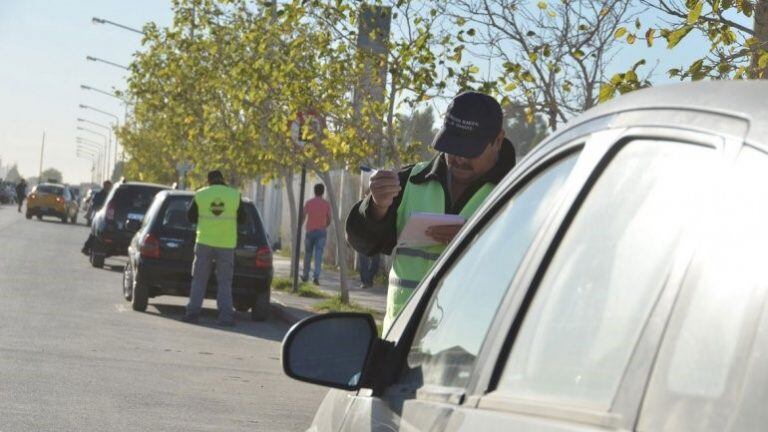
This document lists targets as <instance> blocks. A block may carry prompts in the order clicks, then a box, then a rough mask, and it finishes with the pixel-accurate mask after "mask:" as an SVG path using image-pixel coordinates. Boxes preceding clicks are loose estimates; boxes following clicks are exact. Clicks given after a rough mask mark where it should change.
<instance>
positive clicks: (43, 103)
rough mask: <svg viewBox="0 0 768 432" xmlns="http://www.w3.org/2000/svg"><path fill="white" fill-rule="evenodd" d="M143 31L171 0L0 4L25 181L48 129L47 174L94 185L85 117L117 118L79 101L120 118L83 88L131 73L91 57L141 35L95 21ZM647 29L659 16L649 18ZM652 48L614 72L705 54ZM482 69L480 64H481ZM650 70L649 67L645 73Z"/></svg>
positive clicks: (5, 127)
mask: <svg viewBox="0 0 768 432" xmlns="http://www.w3.org/2000/svg"><path fill="white" fill-rule="evenodd" d="M94 16H96V17H99V18H103V19H108V20H111V21H115V22H118V23H121V24H124V25H127V26H130V27H134V28H141V26H142V25H143V24H145V23H146V22H148V21H154V22H155V23H157V24H158V25H160V26H164V25H169V24H170V23H171V20H172V13H171V2H170V0H132V1H118V0H0V65H2V66H1V67H0V159H1V160H2V164H3V165H6V166H7V165H10V164H14V163H17V164H18V167H19V170H20V172H21V174H22V176H24V177H30V176H37V174H38V171H39V166H40V150H41V142H42V136H43V133H44V132H45V136H46V139H45V152H44V155H43V169H46V168H49V167H55V168H57V169H59V170H60V171H62V172H63V174H64V181H65V182H67V183H80V182H86V181H90V179H91V162H90V161H88V160H86V159H81V158H79V157H77V155H76V149H77V143H76V138H77V137H78V136H82V137H86V138H89V139H93V140H97V141H100V140H102V139H103V138H100V137H99V136H97V135H94V134H91V133H90V132H85V131H79V130H77V129H76V128H77V126H78V125H82V126H84V127H89V128H92V129H94V130H96V131H101V132H104V131H105V130H103V129H101V128H99V127H96V126H90V125H87V124H83V123H78V121H77V118H78V117H81V118H86V119H88V120H90V121H94V122H97V123H101V124H107V123H108V122H109V121H111V118H110V117H108V116H105V115H103V114H100V113H97V112H93V111H90V110H83V109H80V108H78V105H79V104H85V105H89V106H93V107H94V108H98V109H100V110H103V111H108V112H111V113H113V114H115V115H118V116H119V117H120V118H121V120H122V117H123V113H124V107H123V105H122V104H121V103H120V101H118V100H116V99H113V98H111V97H109V96H105V95H101V94H99V93H96V92H93V91H84V90H82V89H81V88H80V85H81V84H85V85H88V86H91V87H94V88H97V89H102V90H111V89H124V88H125V75H126V71H124V70H122V69H119V68H116V67H113V66H109V65H106V64H103V63H97V62H90V61H86V56H88V55H90V56H93V57H98V58H102V59H105V60H109V61H112V62H115V63H119V64H123V65H127V64H128V63H130V61H131V54H132V53H133V52H135V51H137V50H138V49H140V47H141V36H140V35H138V34H135V33H132V32H129V31H126V30H123V29H120V28H117V27H113V26H110V25H96V24H92V23H91V18H92V17H94ZM641 18H642V20H643V23H644V24H646V25H647V24H650V23H651V22H653V21H654V20H655V19H656V17H655V16H653V15H652V14H650V13H645V14H644V15H643V16H642V17H641ZM657 42H658V43H657V44H656V45H655V46H654V48H653V49H648V48H646V47H645V44H644V43H641V42H638V43H636V44H635V45H634V46H632V47H627V48H625V49H624V50H623V51H622V52H621V53H620V54H619V55H618V56H617V57H616V59H615V64H614V65H612V68H611V69H613V70H612V71H615V72H618V71H623V70H626V69H627V68H628V67H630V66H631V65H632V64H633V63H634V62H635V61H636V60H637V59H639V58H643V57H645V58H647V59H648V61H649V65H653V64H655V62H656V60H659V66H658V67H657V69H656V73H655V75H654V81H655V82H659V83H662V82H668V79H666V78H665V76H664V73H665V71H666V70H667V69H669V68H671V67H676V66H680V65H683V64H690V62H691V61H692V59H693V58H694V57H695V55H696V54H699V55H700V54H701V53H703V52H704V50H705V49H706V46H705V43H704V41H703V40H701V39H698V40H697V39H693V38H692V39H691V40H687V41H684V42H683V43H682V44H681V45H680V46H678V47H677V48H676V49H675V50H674V51H668V50H666V48H665V47H664V43H663V41H661V40H659V41H657ZM479 66H481V68H482V65H479ZM647 69H648V68H646V70H647Z"/></svg>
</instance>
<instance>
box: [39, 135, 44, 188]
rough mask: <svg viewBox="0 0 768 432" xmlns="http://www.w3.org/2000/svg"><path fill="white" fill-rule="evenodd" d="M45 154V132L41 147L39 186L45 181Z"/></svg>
mask: <svg viewBox="0 0 768 432" xmlns="http://www.w3.org/2000/svg"><path fill="white" fill-rule="evenodd" d="M44 152H45V132H43V145H42V146H40V171H39V172H38V174H37V184H40V183H42V181H43V153H44Z"/></svg>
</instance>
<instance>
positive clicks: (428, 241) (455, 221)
mask: <svg viewBox="0 0 768 432" xmlns="http://www.w3.org/2000/svg"><path fill="white" fill-rule="evenodd" d="M466 221H467V220H466V219H465V218H464V217H463V216H459V215H453V214H442V213H421V212H419V213H412V214H411V217H410V218H409V219H408V223H407V224H405V228H403V231H402V232H401V233H400V236H399V237H398V238H397V246H398V247H399V246H411V247H424V246H432V245H436V244H438V242H436V241H435V240H434V239H432V238H431V237H428V236H427V234H426V232H427V228H429V227H433V226H438V225H464V223H465V222H466Z"/></svg>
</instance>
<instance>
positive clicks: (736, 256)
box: [640, 149, 768, 432]
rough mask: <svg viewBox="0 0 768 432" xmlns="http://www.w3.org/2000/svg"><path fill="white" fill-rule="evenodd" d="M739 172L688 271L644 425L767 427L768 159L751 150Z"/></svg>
mask: <svg viewBox="0 0 768 432" xmlns="http://www.w3.org/2000/svg"><path fill="white" fill-rule="evenodd" d="M734 173H735V178H734V181H733V184H732V185H731V186H730V187H728V189H727V193H726V199H725V200H724V202H723V203H722V205H721V206H720V207H719V208H718V209H717V211H716V212H715V213H714V215H715V216H714V220H713V221H712V222H711V224H709V225H708V226H709V227H711V228H708V229H707V230H706V231H705V235H704V236H703V238H704V242H703V244H702V246H701V247H700V249H699V251H698V252H697V254H696V257H695V258H694V260H693V263H692V265H691V267H690V270H689V272H688V273H687V274H686V278H685V281H684V283H683V286H682V291H681V294H680V299H679V300H678V303H677V305H676V307H675V308H676V309H675V312H674V313H673V316H672V319H671V320H670V325H669V328H668V330H667V335H666V337H665V340H664V342H663V344H662V348H661V351H660V353H659V359H658V361H657V364H656V368H655V370H654V372H653V375H652V378H651V382H650V386H649V389H648V392H647V394H646V401H645V403H644V405H643V412H642V413H641V418H640V429H641V430H644V431H673V430H674V431H678V430H695V431H703V432H706V431H723V430H731V431H746V430H764V429H765V425H766V424H768V411H766V410H765V408H764V405H765V400H766V398H767V397H768V363H767V362H766V357H768V313H766V312H768V311H763V310H764V308H765V294H766V288H767V287H768V265H766V259H767V258H768V227H766V221H767V220H768V200H765V199H764V197H765V194H766V191H765V189H766V185H768V156H766V155H765V154H762V153H761V152H759V151H757V150H753V149H748V150H745V151H744V152H742V154H741V156H740V159H739V161H738V162H737V166H736V169H735V170H734ZM761 311H763V312H762V322H760V323H759V325H758V321H760V319H759V318H758V317H759V315H760V314H761ZM756 327H757V330H756Z"/></svg>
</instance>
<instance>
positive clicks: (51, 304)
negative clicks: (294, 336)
mask: <svg viewBox="0 0 768 432" xmlns="http://www.w3.org/2000/svg"><path fill="white" fill-rule="evenodd" d="M87 233H88V231H87V228H86V227H85V226H83V225H82V222H80V224H79V225H77V226H75V225H63V224H61V223H60V222H57V221H54V219H52V218H51V219H48V218H46V219H44V220H43V221H38V220H35V219H33V220H26V219H25V218H24V217H23V216H22V215H21V214H19V213H17V212H16V209H15V207H12V206H0V431H106V430H109V431H240V430H242V431H246V430H248V431H298V430H305V429H306V428H307V427H308V426H309V424H310V423H311V420H312V416H313V415H314V411H315V409H316V408H317V406H318V404H319V403H320V400H321V399H322V396H323V394H324V393H325V389H323V388H320V387H316V386H311V385H306V384H302V383H299V382H296V381H293V380H291V379H289V378H287V377H285V376H284V375H283V373H282V369H281V367H280V341H281V340H282V337H283V335H284V333H285V331H286V330H287V327H286V326H285V325H284V324H282V323H280V322H275V321H268V322H264V323H254V322H250V321H249V320H248V317H247V316H246V315H245V314H242V315H238V318H239V321H238V326H237V327H235V328H221V327H218V326H217V325H216V312H215V302H211V301H209V300H206V306H205V307H206V309H205V311H204V314H203V317H202V321H201V324H200V325H190V324H186V323H183V322H181V321H179V318H180V317H181V315H182V314H183V311H184V308H183V305H184V304H185V299H182V298H175V297H158V298H156V299H150V306H149V308H148V309H147V312H146V313H139V312H134V311H132V310H131V309H130V305H129V304H128V303H127V302H125V301H124V300H123V298H122V294H121V278H122V273H121V272H122V269H123V263H124V260H122V259H108V260H107V265H106V266H105V268H104V269H102V270H97V269H95V268H93V267H91V266H90V264H89V263H88V260H87V259H86V258H85V257H84V256H83V255H82V254H80V252H79V249H80V247H81V246H82V243H83V241H84V240H85V237H86V236H87Z"/></svg>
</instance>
